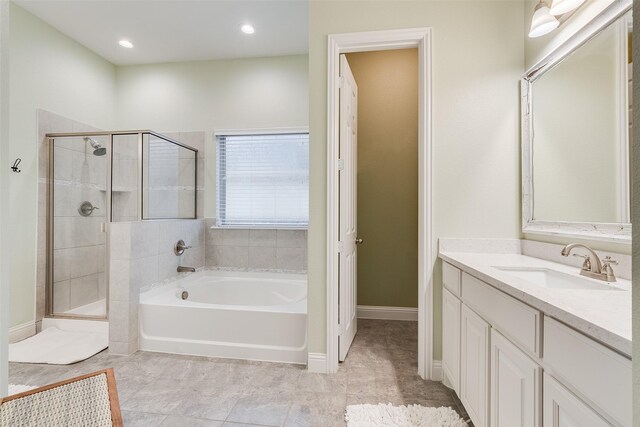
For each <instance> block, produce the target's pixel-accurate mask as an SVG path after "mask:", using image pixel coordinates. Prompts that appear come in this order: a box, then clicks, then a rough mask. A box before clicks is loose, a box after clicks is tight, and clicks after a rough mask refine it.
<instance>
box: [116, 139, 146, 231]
mask: <svg viewBox="0 0 640 427" xmlns="http://www.w3.org/2000/svg"><path fill="white" fill-rule="evenodd" d="M111 182H112V196H111V197H112V198H111V212H112V215H113V216H112V220H113V221H114V222H123V221H137V220H138V210H139V209H140V204H139V199H138V187H139V179H138V135H137V134H135V135H114V137H113V171H112V178H111Z"/></svg>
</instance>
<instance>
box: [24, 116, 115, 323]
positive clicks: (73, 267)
mask: <svg viewBox="0 0 640 427" xmlns="http://www.w3.org/2000/svg"><path fill="white" fill-rule="evenodd" d="M37 119H38V153H39V158H38V164H39V166H38V255H37V257H38V261H37V266H38V270H37V276H36V321H37V322H38V327H39V322H40V321H41V320H42V318H43V317H44V313H45V285H46V262H47V261H46V257H47V252H46V236H47V234H46V230H47V228H46V218H47V197H48V186H47V182H48V164H49V152H48V146H47V143H46V140H45V135H46V134H47V133H53V132H90V131H97V130H98V129H96V128H93V127H91V126H88V125H86V124H83V123H79V122H75V121H73V120H71V119H67V118H65V117H62V116H59V115H57V114H54V113H50V112H48V111H44V110H38V117H37ZM58 141H59V142H58V143H56V148H55V151H54V156H55V157H54V159H55V161H56V168H55V177H54V179H55V181H54V191H55V193H54V194H55V203H54V235H55V239H54V266H55V268H54V272H55V275H54V311H55V312H65V311H68V310H72V309H74V308H77V307H80V306H83V305H86V304H90V303H93V302H96V301H98V300H100V299H104V298H105V289H106V286H105V274H104V270H105V263H104V260H105V244H104V242H105V235H104V233H101V232H100V223H101V222H104V221H105V214H106V212H105V198H106V193H105V182H106V181H105V179H106V178H105V176H106V175H105V174H106V157H104V156H103V157H97V156H94V155H93V154H92V152H93V150H92V149H91V148H90V147H88V144H86V143H85V142H84V141H82V140H81V139H73V140H72V139H66V140H64V141H62V140H58ZM84 200H87V201H90V202H91V203H92V204H93V205H94V206H96V207H98V208H99V209H98V210H96V211H94V213H93V214H92V215H91V216H90V217H86V218H85V217H82V216H80V214H79V213H78V207H79V206H80V203H81V202H82V201H84Z"/></svg>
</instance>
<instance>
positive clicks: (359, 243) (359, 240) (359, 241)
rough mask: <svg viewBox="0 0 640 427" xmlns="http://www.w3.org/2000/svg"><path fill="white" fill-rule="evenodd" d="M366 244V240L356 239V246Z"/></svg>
mask: <svg viewBox="0 0 640 427" xmlns="http://www.w3.org/2000/svg"><path fill="white" fill-rule="evenodd" d="M363 243H364V240H362V239H356V245H361V244H363Z"/></svg>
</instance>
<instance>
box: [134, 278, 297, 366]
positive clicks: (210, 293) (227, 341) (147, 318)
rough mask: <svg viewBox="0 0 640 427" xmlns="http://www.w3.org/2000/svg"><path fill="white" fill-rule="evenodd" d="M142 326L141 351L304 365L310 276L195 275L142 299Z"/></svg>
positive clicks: (152, 290) (158, 289)
mask: <svg viewBox="0 0 640 427" xmlns="http://www.w3.org/2000/svg"><path fill="white" fill-rule="evenodd" d="M183 294H184V295H183ZM187 294H188V296H187ZM183 296H184V297H186V299H183ZM139 323H140V334H139V340H140V349H141V350H146V351H156V352H164V353H177V354H190V355H198V356H212V357H224V358H234V359H249V360H266V361H273V362H288V363H302V364H304V363H307V276H306V275H303V274H280V273H253V272H235V271H200V272H197V273H192V274H189V275H187V276H185V278H183V279H179V280H177V281H175V282H172V283H170V284H168V285H164V286H162V287H159V288H154V289H151V290H149V291H146V292H143V293H141V294H140V311H139Z"/></svg>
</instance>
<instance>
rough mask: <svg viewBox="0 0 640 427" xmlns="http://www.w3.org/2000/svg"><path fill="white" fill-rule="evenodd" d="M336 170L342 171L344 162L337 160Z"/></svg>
mask: <svg viewBox="0 0 640 427" xmlns="http://www.w3.org/2000/svg"><path fill="white" fill-rule="evenodd" d="M338 170H339V171H342V170H344V160H342V159H338Z"/></svg>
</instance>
